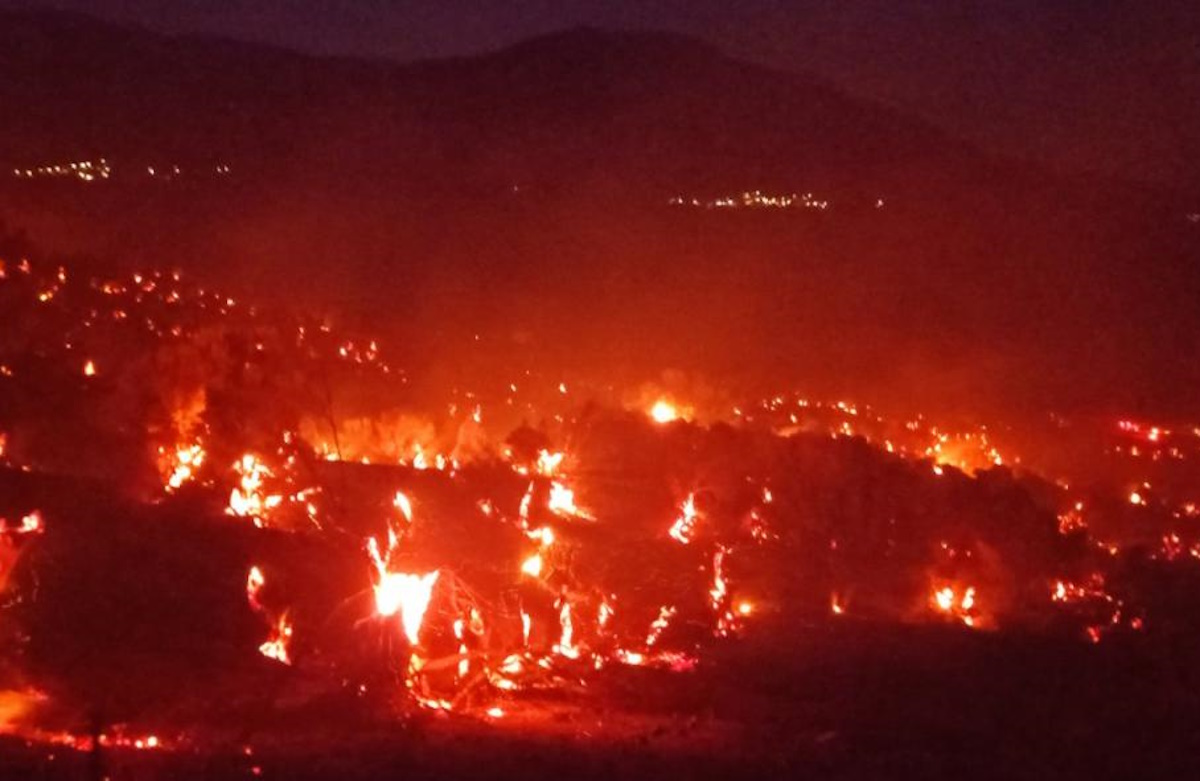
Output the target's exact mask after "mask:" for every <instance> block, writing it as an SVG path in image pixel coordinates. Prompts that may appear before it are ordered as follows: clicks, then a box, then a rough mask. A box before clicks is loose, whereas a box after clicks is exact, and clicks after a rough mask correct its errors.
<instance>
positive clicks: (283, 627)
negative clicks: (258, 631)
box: [258, 613, 292, 664]
mask: <svg viewBox="0 0 1200 781" xmlns="http://www.w3.org/2000/svg"><path fill="white" fill-rule="evenodd" d="M291 642H292V622H291V621H290V620H289V619H288V616H287V613H284V614H283V615H281V616H280V617H279V620H278V621H276V622H275V626H274V627H272V629H271V634H270V636H269V637H268V638H267V639H266V641H265V642H264V643H263V644H262V645H260V646H259V647H258V652H259V653H260V654H262V655H263V656H265V657H267V658H268V659H274V660H275V661H277V662H281V663H283V664H291V663H292V658H291V656H289V655H288V646H289V645H290V644H291Z"/></svg>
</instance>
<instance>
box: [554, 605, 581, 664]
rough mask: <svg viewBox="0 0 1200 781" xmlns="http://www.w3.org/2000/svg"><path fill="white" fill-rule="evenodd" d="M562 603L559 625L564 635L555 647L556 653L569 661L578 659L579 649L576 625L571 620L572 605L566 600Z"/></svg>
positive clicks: (559, 612)
mask: <svg viewBox="0 0 1200 781" xmlns="http://www.w3.org/2000/svg"><path fill="white" fill-rule="evenodd" d="M560 603H561V607H560V608H559V611H558V623H559V626H560V627H561V629H562V634H561V635H560V636H559V639H558V643H557V644H556V645H555V646H554V652H555V653H557V654H559V655H560V656H564V657H566V658H567V659H578V658H579V648H578V646H576V645H575V624H574V622H573V621H572V620H571V603H570V602H568V601H567V600H566V599H562V600H560Z"/></svg>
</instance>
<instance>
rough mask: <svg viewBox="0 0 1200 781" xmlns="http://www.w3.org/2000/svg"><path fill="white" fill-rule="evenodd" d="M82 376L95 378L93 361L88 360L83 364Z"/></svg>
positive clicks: (94, 363)
mask: <svg viewBox="0 0 1200 781" xmlns="http://www.w3.org/2000/svg"><path fill="white" fill-rule="evenodd" d="M83 376H84V377H95V376H96V362H95V361H92V360H89V361H87V362H86V363H84V364H83Z"/></svg>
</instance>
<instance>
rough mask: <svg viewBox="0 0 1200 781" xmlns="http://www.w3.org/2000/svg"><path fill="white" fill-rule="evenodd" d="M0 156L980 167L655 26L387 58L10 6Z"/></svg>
mask: <svg viewBox="0 0 1200 781" xmlns="http://www.w3.org/2000/svg"><path fill="white" fill-rule="evenodd" d="M0 19H2V24H0V49H2V53H0V77H2V78H0V100H3V102H4V104H5V105H8V106H12V107H14V108H15V110H14V111H12V112H11V117H10V118H9V119H8V120H7V121H6V122H5V123H4V127H3V129H0V133H3V142H4V147H3V148H4V150H5V151H6V153H7V154H5V157H6V158H15V163H16V164H20V163H22V162H25V163H36V162H37V161H39V160H42V159H58V158H61V157H63V156H64V155H69V154H106V155H107V156H109V157H112V158H118V159H120V158H132V159H144V158H154V157H158V158H174V159H184V160H196V161H201V160H207V159H215V158H222V159H225V158H233V159H234V160H235V161H236V162H238V163H240V164H242V165H243V166H245V165H279V166H284V167H287V166H288V165H290V164H295V163H298V162H305V163H308V164H311V165H313V166H320V167H326V166H332V167H336V168H337V169H339V170H340V171H342V172H343V173H345V174H350V175H360V174H362V173H365V172H370V173H373V174H375V175H378V176H392V175H396V176H399V175H404V176H405V177H407V178H408V179H409V180H410V181H411V180H413V179H416V178H421V179H422V180H423V184H428V183H430V182H435V181H443V182H444V181H446V180H447V179H453V180H454V181H455V183H456V184H455V187H461V186H462V183H463V182H470V183H474V184H477V185H479V186H484V187H487V186H507V185H508V184H511V183H518V184H520V183H524V184H538V185H545V186H554V187H567V188H572V187H576V186H578V185H579V184H580V183H586V184H589V185H595V184H599V183H607V184H610V185H624V186H628V187H633V188H638V189H644V188H646V187H647V186H653V187H659V188H666V189H667V190H672V191H673V190H675V189H679V188H690V187H696V186H710V187H711V186H729V185H735V184H737V183H738V182H745V183H747V184H752V185H763V186H772V185H778V186H792V187H794V186H799V184H805V183H811V186H812V187H821V188H823V189H825V190H826V191H828V190H831V189H835V188H836V189H849V190H871V191H875V190H882V191H886V190H889V189H893V190H894V189H895V188H896V187H897V186H901V185H903V184H904V183H906V182H908V181H909V180H910V178H911V177H914V176H921V177H923V178H924V179H925V180H926V181H930V180H934V179H939V178H944V179H950V178H957V177H961V176H963V175H964V174H966V173H967V172H972V173H976V174H978V173H980V172H981V171H982V169H983V167H985V166H987V165H988V164H989V162H990V161H988V160H987V158H986V157H984V156H983V155H981V154H979V153H976V152H975V151H973V150H971V149H968V148H967V147H966V146H965V145H962V144H959V143H955V142H953V141H952V140H950V139H948V138H946V137H945V136H943V135H942V134H940V133H938V132H936V131H934V130H933V129H932V128H931V127H929V126H927V125H925V124H923V123H921V122H918V121H915V120H912V119H909V118H906V117H902V116H900V115H898V114H896V113H895V112H892V111H889V110H885V109H883V108H880V107H877V106H874V105H870V104H863V103H860V102H856V101H854V100H852V99H850V98H848V97H846V96H844V95H842V94H840V93H839V92H837V91H835V90H833V89H831V88H828V87H825V86H823V85H821V84H819V83H815V82H812V81H807V80H805V79H803V78H801V77H798V76H794V75H790V74H784V73H780V72H775V71H771V70H768V69H765V68H761V67H757V66H752V65H747V64H745V63H740V62H736V61H733V60H730V59H728V58H726V57H725V56H723V55H722V54H721V53H720V52H718V51H716V50H715V49H713V48H712V47H710V46H708V45H706V44H703V43H699V42H697V41H694V40H691V39H688V38H685V37H682V36H678V35H669V34H658V33H636V34H634V33H605V32H600V31H597V30H591V29H580V30H573V31H569V32H565V33H561V34H558V35H552V36H547V37H544V38H541V39H537V40H534V41H530V42H528V43H525V44H521V45H518V46H515V47H512V48H510V49H507V50H504V51H501V52H498V53H496V54H493V55H488V56H483V57H478V58H470V59H459V60H450V61H440V62H429V63H418V64H414V65H395V64H390V63H382V62H366V61H352V60H329V59H316V58H310V57H304V56H301V55H297V54H293V53H289V52H283V51H278V50H272V49H269V48H265V47H258V46H251V45H245V44H236V43H230V42H225V41H219V40H209V39H198V38H171V37H167V36H163V35H158V34H153V33H149V32H144V31H139V30H130V29H124V28H120V27H115V26H111V25H108V24H105V23H101V22H98V21H94V20H91V19H88V18H85V17H77V16H68V15H60V14H52V15H46V14H12V13H10V14H5V15H4V16H3V17H0Z"/></svg>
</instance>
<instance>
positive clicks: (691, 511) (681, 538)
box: [667, 494, 698, 545]
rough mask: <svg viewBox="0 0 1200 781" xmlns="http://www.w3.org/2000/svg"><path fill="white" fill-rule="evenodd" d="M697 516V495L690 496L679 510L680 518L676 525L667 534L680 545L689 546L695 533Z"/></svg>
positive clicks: (676, 520) (677, 519)
mask: <svg viewBox="0 0 1200 781" xmlns="http://www.w3.org/2000/svg"><path fill="white" fill-rule="evenodd" d="M697 515H698V513H697V512H696V495H695V494H688V497H687V499H686V500H684V503H683V505H682V506H681V507H680V508H679V517H678V518H676V519H675V523H674V524H672V526H671V528H670V529H669V530H668V531H667V534H669V535H671V537H672V538H674V539H675V540H677V541H678V542H679V543H680V544H682V545H687V544H688V543H690V542H691V541H692V535H693V534H694V533H695V527H696V518H697Z"/></svg>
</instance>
